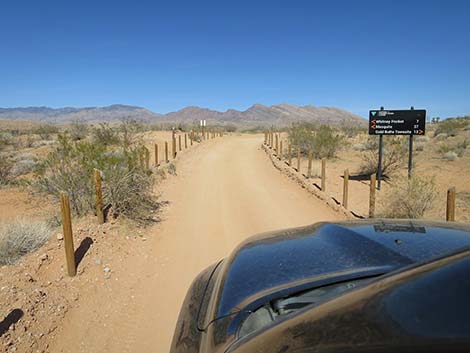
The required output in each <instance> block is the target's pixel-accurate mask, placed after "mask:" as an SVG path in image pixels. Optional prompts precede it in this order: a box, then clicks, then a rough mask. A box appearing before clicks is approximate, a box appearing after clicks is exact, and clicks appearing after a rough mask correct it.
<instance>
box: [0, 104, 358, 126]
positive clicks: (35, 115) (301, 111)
mask: <svg viewBox="0 0 470 353" xmlns="http://www.w3.org/2000/svg"><path fill="white" fill-rule="evenodd" d="M126 118H132V119H139V120H142V121H144V122H148V123H179V122H185V123H196V124H197V123H199V121H200V120H202V119H205V120H207V122H208V124H214V123H218V124H235V125H248V126H250V125H252V126H257V125H275V126H282V125H290V124H291V123H292V122H295V121H308V122H316V123H320V124H330V125H357V124H361V125H365V124H366V120H365V119H363V118H361V117H360V116H358V115H355V114H353V113H350V112H348V111H346V110H342V109H338V108H332V107H315V106H313V105H306V106H297V105H292V104H279V105H273V106H265V105H262V104H255V105H253V106H251V107H250V108H249V109H247V110H245V111H238V110H234V109H229V110H227V111H225V112H219V111H215V110H210V109H206V108H200V107H186V108H184V109H181V110H178V111H176V112H171V113H168V114H158V113H154V112H151V111H150V110H147V109H145V108H141V107H134V106H127V105H111V106H109V107H91V108H60V109H52V108H47V107H30V108H0V119H13V120H18V119H21V120H31V121H39V122H49V123H67V122H71V121H76V120H80V121H87V122H98V121H120V120H123V119H126Z"/></svg>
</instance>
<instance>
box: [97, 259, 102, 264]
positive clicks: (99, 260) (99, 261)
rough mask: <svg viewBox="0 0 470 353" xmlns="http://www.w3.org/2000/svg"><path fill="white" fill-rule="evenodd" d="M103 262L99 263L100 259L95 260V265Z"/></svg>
mask: <svg viewBox="0 0 470 353" xmlns="http://www.w3.org/2000/svg"><path fill="white" fill-rule="evenodd" d="M102 263H103V262H102V261H101V259H95V264H97V265H101V264H102Z"/></svg>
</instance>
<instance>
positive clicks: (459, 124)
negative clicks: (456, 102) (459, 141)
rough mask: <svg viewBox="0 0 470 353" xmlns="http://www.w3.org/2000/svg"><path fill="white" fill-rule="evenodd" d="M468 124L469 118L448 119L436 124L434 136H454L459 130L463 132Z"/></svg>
mask: <svg viewBox="0 0 470 353" xmlns="http://www.w3.org/2000/svg"><path fill="white" fill-rule="evenodd" d="M469 124H470V117H469V116H464V117H458V118H449V119H446V120H443V121H441V122H439V123H438V125H437V128H436V130H435V131H434V136H438V135H440V134H446V135H447V136H456V135H457V134H458V132H459V130H463V129H465V128H466V127H468V126H469Z"/></svg>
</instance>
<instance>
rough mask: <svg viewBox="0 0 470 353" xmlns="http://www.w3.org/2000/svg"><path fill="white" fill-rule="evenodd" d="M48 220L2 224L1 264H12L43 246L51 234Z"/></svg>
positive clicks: (0, 225) (0, 239) (0, 235)
mask: <svg viewBox="0 0 470 353" xmlns="http://www.w3.org/2000/svg"><path fill="white" fill-rule="evenodd" d="M51 231H52V230H51V228H50V227H49V226H48V225H47V223H46V222H28V221H26V220H17V221H14V222H9V223H3V224H0V265H11V264H13V263H15V262H16V261H17V260H18V259H19V258H20V257H21V256H23V255H25V254H27V253H29V252H31V251H34V250H36V249H38V248H39V247H41V246H42V245H43V244H44V243H45V242H46V241H47V239H48V238H49V236H50V235H51Z"/></svg>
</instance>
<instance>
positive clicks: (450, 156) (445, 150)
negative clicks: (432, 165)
mask: <svg viewBox="0 0 470 353" xmlns="http://www.w3.org/2000/svg"><path fill="white" fill-rule="evenodd" d="M469 146H470V143H469V142H468V141H467V140H464V141H461V142H458V143H456V144H452V145H449V144H445V143H443V144H440V145H439V146H438V148H437V152H438V153H440V154H441V155H442V157H443V158H444V159H447V160H455V159H457V157H462V156H463V155H464V154H465V151H466V149H467V148H468V147H469ZM454 155H455V156H454Z"/></svg>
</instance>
